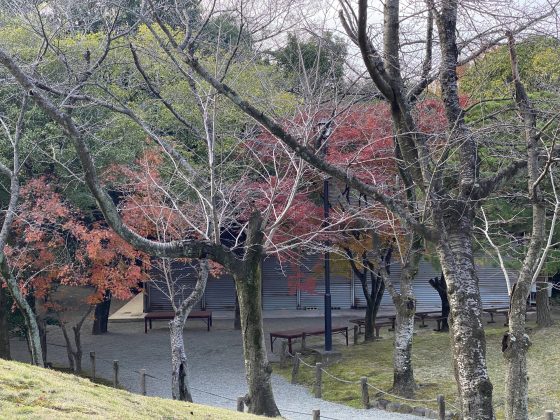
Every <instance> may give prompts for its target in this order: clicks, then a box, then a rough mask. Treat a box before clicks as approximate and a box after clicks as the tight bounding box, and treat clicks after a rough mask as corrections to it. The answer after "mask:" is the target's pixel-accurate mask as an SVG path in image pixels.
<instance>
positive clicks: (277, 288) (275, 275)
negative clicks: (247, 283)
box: [262, 257, 298, 310]
mask: <svg viewBox="0 0 560 420" xmlns="http://www.w3.org/2000/svg"><path fill="white" fill-rule="evenodd" d="M294 272H295V270H294V269H293V266H292V265H291V264H280V262H279V261H278V259H277V258H274V257H269V258H266V259H265V260H264V261H263V263H262V279H263V285H262V288H263V293H262V294H263V309H264V310H275V309H297V300H298V298H297V293H298V292H297V286H296V285H294V284H291V281H293V280H291V276H293V275H294Z"/></svg>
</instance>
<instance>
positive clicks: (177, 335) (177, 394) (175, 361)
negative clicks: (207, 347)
mask: <svg viewBox="0 0 560 420" xmlns="http://www.w3.org/2000/svg"><path fill="white" fill-rule="evenodd" d="M187 316H188V314H186V316H185V317H182V316H175V318H174V319H173V320H172V321H171V322H170V323H169V335H170V341H171V395H172V396H173V399H174V400H180V401H190V402H192V395H191V391H190V389H189V383H188V380H187V373H188V365H187V354H186V352H185V343H184V341H183V328H184V327H185V320H186V317H187Z"/></svg>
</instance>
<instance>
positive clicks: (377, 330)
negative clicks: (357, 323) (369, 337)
mask: <svg viewBox="0 0 560 420" xmlns="http://www.w3.org/2000/svg"><path fill="white" fill-rule="evenodd" d="M374 327H375V338H379V330H380V329H381V327H378V326H377V325H374Z"/></svg>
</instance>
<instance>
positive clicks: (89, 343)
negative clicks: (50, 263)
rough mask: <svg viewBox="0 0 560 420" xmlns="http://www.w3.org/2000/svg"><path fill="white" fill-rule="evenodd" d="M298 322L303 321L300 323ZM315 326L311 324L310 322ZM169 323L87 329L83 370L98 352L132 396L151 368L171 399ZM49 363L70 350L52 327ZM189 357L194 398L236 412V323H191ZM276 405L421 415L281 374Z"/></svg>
mask: <svg viewBox="0 0 560 420" xmlns="http://www.w3.org/2000/svg"><path fill="white" fill-rule="evenodd" d="M297 322H301V321H300V320H297ZM307 322H312V321H307ZM266 323H267V327H268V328H274V329H282V328H284V329H285V328H286V326H289V325H292V326H293V323H294V320H293V319H291V320H290V319H284V320H267V321H266ZM166 326H167V323H166V322H158V323H154V329H153V330H151V331H150V332H149V333H148V334H144V331H143V323H140V322H130V323H112V324H110V326H109V329H110V332H109V333H108V334H106V335H101V336H92V335H91V334H90V333H89V332H90V329H91V326H90V325H89V324H86V325H85V326H84V336H83V343H84V344H83V349H84V361H83V365H84V369H86V370H89V366H90V363H89V352H90V351H95V352H96V359H97V372H98V375H99V376H102V377H104V378H107V379H109V378H111V377H112V361H113V360H118V361H119V380H120V383H121V384H122V386H124V387H125V388H126V389H128V390H129V391H131V392H139V374H138V372H139V370H140V369H146V372H147V374H148V375H150V376H149V377H148V378H147V393H148V395H149V396H159V397H163V398H170V397H171V393H170V385H169V384H170V381H171V375H170V374H169V365H170V355H169V344H168V340H169V338H168V337H169V336H168V330H167V328H166ZM48 342H49V343H50V345H49V347H48V359H49V361H51V362H54V363H55V364H59V365H67V363H68V361H67V357H66V349H65V348H64V346H62V344H63V339H62V336H61V334H60V332H59V329H58V328H56V327H50V328H49V338H48ZM185 345H186V348H187V355H188V356H189V358H190V359H189V366H190V372H189V379H190V383H191V386H192V391H193V399H194V400H195V402H197V403H201V404H207V405H212V406H218V407H225V408H229V409H235V405H236V402H235V400H236V398H237V397H239V396H242V395H244V394H245V393H246V383H245V376H244V366H243V357H242V344H241V338H240V335H239V331H233V330H231V320H215V322H214V327H213V328H212V331H211V332H206V327H205V325H204V324H203V323H202V322H197V321H195V320H192V321H190V322H189V326H188V329H187V330H186V332H185ZM26 352H27V350H26V346H25V342H23V341H19V340H14V341H13V342H12V354H13V355H14V357H15V358H16V359H20V360H26V359H27V353H26ZM273 384H274V385H273V386H274V394H275V397H276V402H277V405H278V407H279V408H280V410H281V412H282V415H283V416H284V417H285V418H286V419H292V420H300V419H302V420H303V419H305V420H309V419H310V418H311V412H312V410H313V409H320V410H321V418H324V419H337V420H348V419H376V420H397V419H398V420H407V419H409V420H412V419H415V418H417V417H414V416H410V415H403V414H396V413H389V412H385V411H382V410H377V409H370V410H362V409H354V408H351V407H348V406H345V405H342V404H336V403H332V402H328V401H324V400H320V399H316V398H314V397H313V396H312V395H311V393H310V392H309V391H308V390H307V389H306V388H305V387H303V386H299V385H292V384H290V383H289V382H288V381H286V380H285V379H284V378H282V377H280V376H279V375H273Z"/></svg>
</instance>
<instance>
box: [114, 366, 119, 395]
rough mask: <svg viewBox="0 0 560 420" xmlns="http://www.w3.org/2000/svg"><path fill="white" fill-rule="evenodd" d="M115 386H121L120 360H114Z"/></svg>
mask: <svg viewBox="0 0 560 420" xmlns="http://www.w3.org/2000/svg"><path fill="white" fill-rule="evenodd" d="M113 386H114V387H115V388H116V387H117V386H119V361H118V360H113Z"/></svg>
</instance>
